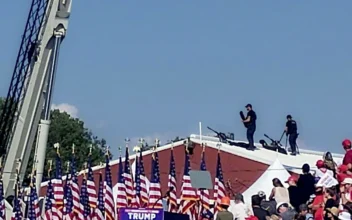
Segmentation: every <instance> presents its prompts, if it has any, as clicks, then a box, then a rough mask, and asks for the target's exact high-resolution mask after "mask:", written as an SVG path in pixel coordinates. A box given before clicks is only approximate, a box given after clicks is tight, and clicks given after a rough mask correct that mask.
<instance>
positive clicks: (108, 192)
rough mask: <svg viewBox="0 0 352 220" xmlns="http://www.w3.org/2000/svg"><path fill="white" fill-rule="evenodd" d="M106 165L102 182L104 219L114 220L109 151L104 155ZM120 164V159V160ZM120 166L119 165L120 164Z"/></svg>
mask: <svg viewBox="0 0 352 220" xmlns="http://www.w3.org/2000/svg"><path fill="white" fill-rule="evenodd" d="M106 154H107V155H106V165H105V181H104V195H105V197H104V204H105V219H106V220H114V219H115V205H114V204H115V202H114V195H113V191H112V189H113V188H112V179H111V170H110V165H109V163H110V160H109V151H107V153H106ZM120 162H121V158H120ZM120 164H121V163H120Z"/></svg>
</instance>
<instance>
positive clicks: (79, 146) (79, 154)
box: [0, 98, 112, 177]
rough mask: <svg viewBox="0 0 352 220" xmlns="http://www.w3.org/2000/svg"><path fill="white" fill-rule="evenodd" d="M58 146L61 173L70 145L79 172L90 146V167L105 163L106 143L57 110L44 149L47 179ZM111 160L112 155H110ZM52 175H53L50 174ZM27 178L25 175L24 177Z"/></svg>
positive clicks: (53, 113)
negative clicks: (73, 149) (58, 145)
mask: <svg viewBox="0 0 352 220" xmlns="http://www.w3.org/2000/svg"><path fill="white" fill-rule="evenodd" d="M4 101H5V99H4V98H0V114H1V111H2V108H3V105H4ZM55 143H59V144H60V156H61V161H62V169H63V172H66V167H67V162H68V161H70V160H71V157H72V145H73V144H74V145H75V158H76V168H77V170H81V169H82V168H83V166H84V164H85V163H86V162H87V160H88V155H89V151H90V146H91V145H92V154H91V161H92V165H93V166H94V165H99V164H100V163H101V162H104V161H105V147H106V141H105V140H104V139H99V138H98V137H97V136H94V135H93V133H92V132H91V131H90V130H88V129H87V128H86V127H85V126H84V122H83V121H82V120H80V119H78V118H72V117H71V116H70V115H69V114H67V113H65V112H60V111H59V110H53V111H51V125H50V130H49V137H48V145H47V149H46V166H45V171H44V176H45V177H48V175H47V173H48V168H49V166H48V163H47V162H48V161H49V160H52V161H53V167H52V169H53V170H54V169H55V158H56V150H55V149H54V144H55ZM34 146H36V143H34V144H33V149H32V151H31V156H30V159H29V163H28V166H27V174H28V175H29V174H30V173H31V171H32V167H33V157H34V152H35V147H34ZM110 158H112V155H110ZM52 174H54V173H52ZM26 176H27V175H26Z"/></svg>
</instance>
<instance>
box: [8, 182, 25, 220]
mask: <svg viewBox="0 0 352 220" xmlns="http://www.w3.org/2000/svg"><path fill="white" fill-rule="evenodd" d="M20 191H21V189H20V183H19V177H18V176H17V180H16V186H15V198H14V200H13V209H12V217H11V220H22V217H23V213H22V205H21V197H22V195H21V193H20Z"/></svg>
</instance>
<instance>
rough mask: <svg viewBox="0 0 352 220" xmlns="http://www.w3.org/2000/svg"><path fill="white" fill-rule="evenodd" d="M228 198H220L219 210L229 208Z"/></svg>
mask: <svg viewBox="0 0 352 220" xmlns="http://www.w3.org/2000/svg"><path fill="white" fill-rule="evenodd" d="M230 203H231V201H230V198H229V197H227V196H225V197H222V199H221V201H220V206H221V208H223V209H225V210H227V209H228V208H229V207H230Z"/></svg>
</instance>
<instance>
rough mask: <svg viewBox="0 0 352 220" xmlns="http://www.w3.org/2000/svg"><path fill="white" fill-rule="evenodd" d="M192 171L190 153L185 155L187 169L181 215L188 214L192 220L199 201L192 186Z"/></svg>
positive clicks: (183, 182) (182, 191)
mask: <svg viewBox="0 0 352 220" xmlns="http://www.w3.org/2000/svg"><path fill="white" fill-rule="evenodd" d="M190 170H191V163H190V160H189V154H188V151H187V152H186V155H185V169H184V173H183V179H182V187H181V207H180V208H181V213H183V214H188V215H189V216H190V219H194V218H195V213H194V207H195V204H196V201H197V199H198V197H197V194H196V190H195V189H194V188H193V187H192V185H191V178H190V176H189V171H190Z"/></svg>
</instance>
